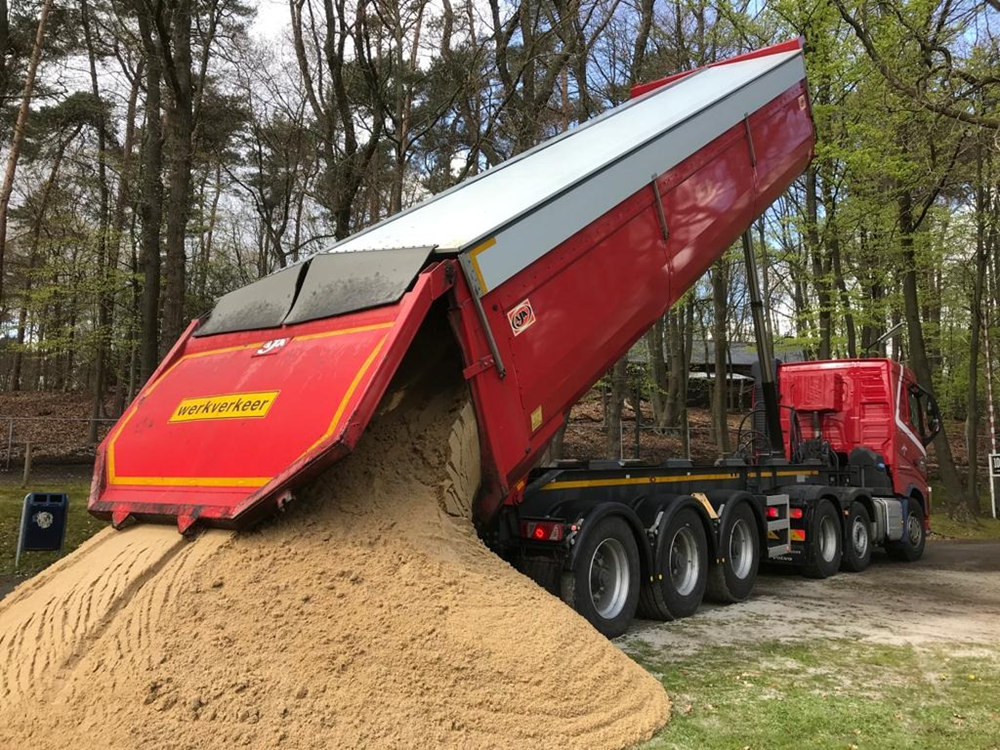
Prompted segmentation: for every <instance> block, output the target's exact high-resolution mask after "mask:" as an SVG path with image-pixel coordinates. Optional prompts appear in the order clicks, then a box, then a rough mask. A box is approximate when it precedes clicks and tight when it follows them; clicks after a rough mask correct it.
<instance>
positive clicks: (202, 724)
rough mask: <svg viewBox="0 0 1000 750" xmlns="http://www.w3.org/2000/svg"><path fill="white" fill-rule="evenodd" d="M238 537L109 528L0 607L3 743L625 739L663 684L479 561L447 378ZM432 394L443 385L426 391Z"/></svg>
mask: <svg viewBox="0 0 1000 750" xmlns="http://www.w3.org/2000/svg"><path fill="white" fill-rule="evenodd" d="M437 390H438V393H437V395H434V396H426V395H417V394H414V393H412V392H411V393H402V392H400V393H397V394H396V395H395V396H394V397H393V398H391V399H388V400H387V403H388V404H391V405H392V406H393V407H394V408H393V409H392V410H391V411H389V412H388V413H384V414H382V415H381V416H379V417H378V418H377V419H376V420H375V422H374V423H373V425H372V426H371V427H370V428H369V430H368V433H367V434H366V436H365V437H364V439H363V440H362V443H361V445H360V446H359V449H358V451H356V452H355V454H354V455H352V456H351V457H349V458H348V459H346V460H345V461H343V462H341V463H340V464H339V465H338V466H336V467H334V469H333V470H331V471H330V472H328V473H327V474H326V475H325V476H324V477H322V478H321V479H320V480H319V481H318V482H316V483H315V485H314V486H313V487H312V488H310V489H309V490H308V491H307V492H305V493H304V494H303V496H302V497H301V498H299V500H298V501H297V503H295V504H293V506H291V508H290V510H289V511H288V512H287V513H285V514H284V515H283V516H281V517H280V518H278V519H275V520H273V521H271V522H269V523H267V524H266V525H264V526H263V527H262V528H260V529H259V530H256V531H251V532H245V533H241V534H232V533H228V532H218V531H215V532H210V533H206V534H202V535H200V536H199V537H198V538H197V539H196V540H195V541H186V540H184V539H183V538H181V537H180V536H179V535H178V534H177V532H176V530H175V529H173V528H168V527H157V526H138V527H134V528H131V529H128V530H126V531H123V532H114V531H105V532H103V533H101V534H99V535H98V536H97V537H95V538H94V539H93V540H92V541H90V542H89V543H88V544H87V545H85V546H84V547H82V548H81V549H80V550H78V551H77V552H76V553H74V554H73V555H71V556H69V557H67V558H66V559H65V560H63V561H62V562H60V563H59V564H57V565H55V566H53V567H52V568H50V569H49V570H47V571H46V572H45V573H43V574H41V575H40V576H38V577H37V578H36V579H34V580H32V581H30V582H28V583H26V584H25V585H23V586H21V587H20V588H19V589H17V590H16V591H15V592H14V593H13V594H11V595H10V596H9V597H7V599H5V600H4V601H2V602H0V747H2V748H26V749H28V748H30V750H42V749H44V748H72V749H73V750H88V749H90V748H94V749H95V750H96V749H97V748H101V749H102V750H103V749H104V748H108V749H109V750H114V749H118V748H121V749H125V748H198V749H199V750H200V749H203V748H232V747H250V748H274V747H281V748H360V747H365V748H431V747H449V748H450V747H454V748H553V750H554V749H555V748H588V749H594V748H623V747H627V746H629V745H632V744H634V743H636V742H638V741H640V740H642V739H644V738H647V737H649V736H650V735H651V734H652V733H653V732H654V731H655V730H656V729H657V728H658V727H660V726H662V725H663V724H664V723H665V722H666V721H667V718H668V716H669V710H670V709H669V701H668V699H667V696H666V694H665V693H664V692H663V689H662V688H661V686H660V685H659V683H658V682H657V681H656V680H655V679H653V678H652V677H651V676H650V675H648V674H647V673H646V672H645V671H644V670H642V669H641V668H640V667H638V666H637V665H636V664H635V663H634V662H632V661H631V660H630V659H629V658H628V657H626V656H625V655H624V654H622V653H621V652H620V651H619V650H618V649H617V648H615V647H614V646H613V645H612V644H610V643H608V642H607V641H606V640H605V639H604V638H603V637H601V636H600V635H599V634H598V633H597V632H596V631H594V630H593V629H592V628H591V627H590V626H589V625H588V624H587V623H586V622H585V621H584V620H583V619H582V618H581V617H579V616H578V615H576V614H575V613H574V612H572V611H571V610H570V609H569V608H567V607H566V606H565V605H564V604H562V603H561V602H560V601H558V600H557V599H555V598H554V597H552V596H550V595H549V594H547V593H546V592H545V591H543V590H542V589H541V588H539V587H538V586H536V585H535V584H534V583H533V582H532V581H530V580H529V579H527V578H525V577H524V576H522V575H521V574H519V573H518V572H516V571H515V570H514V569H513V568H511V567H510V566H508V565H507V564H506V563H505V562H503V561H502V560H500V559H499V558H497V557H496V556H495V555H493V554H492V553H490V552H489V551H488V550H487V549H486V548H485V547H484V546H483V545H482V543H481V542H480V541H479V539H478V538H477V536H476V534H475V532H474V530H473V528H472V525H471V523H470V522H469V520H468V511H469V507H470V504H471V498H472V496H473V494H474V492H475V489H476V487H477V485H478V480H479V475H478V471H479V452H478V443H477V441H476V432H475V429H476V428H475V421H474V417H473V413H472V410H471V408H470V407H469V406H468V400H467V397H466V396H465V393H464V390H463V389H462V388H461V387H457V388H444V389H437ZM442 390H443V391H444V392H442Z"/></svg>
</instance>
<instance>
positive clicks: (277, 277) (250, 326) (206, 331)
mask: <svg viewBox="0 0 1000 750" xmlns="http://www.w3.org/2000/svg"><path fill="white" fill-rule="evenodd" d="M308 265H309V264H308V263H299V264H297V265H294V266H291V267H289V268H286V269H284V270H281V271H278V272H277V273H272V274H271V275H269V276H265V277H264V278H262V279H259V280H257V281H255V282H253V283H252V284H247V285H246V286H244V287H241V288H239V289H237V290H235V291H233V292H230V293H229V294H227V295H225V296H223V297H222V298H220V299H219V301H218V302H216V303H215V308H214V309H213V310H212V313H211V315H209V318H208V320H206V321H205V322H204V323H202V324H201V325H200V326H199V327H198V330H197V331H195V333H194V335H195V336H211V335H212V334H213V333H231V332H233V331H252V330H254V329H257V328H277V327H278V326H280V325H281V322H282V321H283V320H284V319H285V316H286V315H287V314H288V311H289V309H290V308H291V307H292V302H294V301H295V290H296V289H297V288H298V285H299V276H300V275H302V274H303V273H304V272H305V269H306V267H307V266H308Z"/></svg>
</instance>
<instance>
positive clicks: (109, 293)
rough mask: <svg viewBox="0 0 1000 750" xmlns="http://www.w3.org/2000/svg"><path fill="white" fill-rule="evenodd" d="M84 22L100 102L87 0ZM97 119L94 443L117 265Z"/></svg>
mask: <svg viewBox="0 0 1000 750" xmlns="http://www.w3.org/2000/svg"><path fill="white" fill-rule="evenodd" d="M80 21H81V24H82V26H83V36H84V39H85V41H86V44H87V60H88V62H89V65H90V89H91V92H92V93H93V95H94V101H95V102H96V103H97V104H98V106H99V105H100V100H101V91H100V87H99V86H98V83H97V59H96V55H95V53H94V40H93V38H92V37H91V30H90V12H89V8H88V6H87V0H80ZM98 112H99V115H98V121H97V182H98V189H99V198H98V212H99V214H100V216H99V218H98V229H97V233H98V234H97V276H98V278H99V279H100V280H101V287H100V289H99V291H98V295H97V330H96V331H95V333H96V337H95V338H96V342H95V343H96V346H95V348H94V402H93V407H92V409H91V418H90V427H89V429H88V431H87V439H88V441H89V442H90V443H91V444H95V443H96V442H97V433H98V420H99V419H100V418H101V417H102V416H104V387H105V386H104V381H105V368H106V367H107V359H108V352H107V349H108V336H109V333H110V325H111V304H112V299H113V295H114V291H113V288H112V285H113V283H114V275H113V267H112V264H111V258H110V257H109V253H108V247H109V243H108V225H109V219H110V216H109V215H108V209H109V205H110V202H111V197H110V190H109V188H108V170H107V165H106V162H107V148H106V147H107V143H106V140H107V137H106V132H105V130H106V128H105V122H104V108H103V107H100V106H99V109H98Z"/></svg>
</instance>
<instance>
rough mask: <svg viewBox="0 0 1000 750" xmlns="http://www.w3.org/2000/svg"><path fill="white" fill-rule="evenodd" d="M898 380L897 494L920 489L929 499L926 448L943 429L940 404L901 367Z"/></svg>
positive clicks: (911, 374) (905, 493) (906, 493)
mask: <svg viewBox="0 0 1000 750" xmlns="http://www.w3.org/2000/svg"><path fill="white" fill-rule="evenodd" d="M896 377H898V381H897V383H896V384H895V385H896V428H897V434H896V459H897V463H896V477H897V479H896V482H895V485H896V491H897V492H899V493H900V494H903V495H909V494H910V491H911V489H913V488H917V489H918V490H920V493H921V495H922V496H923V497H927V446H928V445H930V443H931V441H932V440H933V439H934V437H935V436H936V435H937V433H938V432H940V429H941V420H940V416H939V414H938V409H937V403H936V402H935V401H934V397H933V396H932V395H931V394H930V393H928V392H927V391H926V390H924V389H923V388H921V387H920V386H919V385H918V384H917V381H916V378H915V377H914V376H913V373H911V372H910V371H909V370H907V369H906V368H905V367H903V366H902V365H899V372H898V374H897V375H896Z"/></svg>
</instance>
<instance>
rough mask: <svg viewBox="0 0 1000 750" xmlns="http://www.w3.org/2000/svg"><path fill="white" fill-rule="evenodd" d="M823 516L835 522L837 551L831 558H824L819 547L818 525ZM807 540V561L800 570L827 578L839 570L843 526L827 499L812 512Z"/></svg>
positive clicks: (842, 547) (842, 552)
mask: <svg viewBox="0 0 1000 750" xmlns="http://www.w3.org/2000/svg"><path fill="white" fill-rule="evenodd" d="M824 518H832V519H833V523H834V524H836V528H837V533H836V534H834V539H835V540H836V542H837V551H836V552H835V553H834V555H833V558H832V559H831V560H824V559H823V556H822V555H821V554H820V549H819V531H818V529H819V527H820V523H821V522H822V521H823V519H824ZM807 541H809V561H808V562H807V563H806V564H805V565H804V566H803V567H802V572H803V574H805V575H806V576H808V577H809V578H829V577H830V576H833V575H836V574H837V571H839V570H840V562H841V560H842V559H843V556H844V527H843V526H842V525H841V523H840V514H839V513H838V512H837V509H836V508H835V507H834V505H833V503H832V502H831V501H829V500H822V501H820V503H819V504H818V505H817V506H816V510H815V511H814V512H813V516H812V522H811V523H810V524H809V531H808V536H807Z"/></svg>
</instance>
